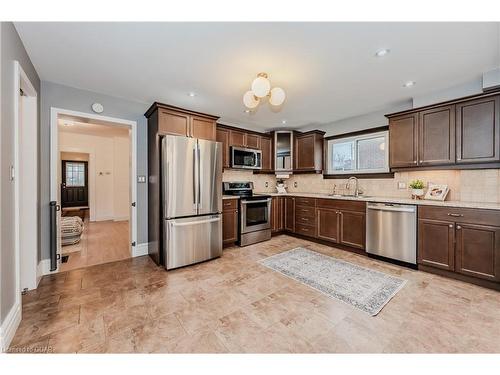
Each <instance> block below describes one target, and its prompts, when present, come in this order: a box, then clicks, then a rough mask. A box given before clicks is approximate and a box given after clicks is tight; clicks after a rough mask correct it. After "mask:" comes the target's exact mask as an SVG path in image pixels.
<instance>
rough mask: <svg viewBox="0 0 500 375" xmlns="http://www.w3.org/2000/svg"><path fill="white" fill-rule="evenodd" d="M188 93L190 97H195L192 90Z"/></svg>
mask: <svg viewBox="0 0 500 375" xmlns="http://www.w3.org/2000/svg"><path fill="white" fill-rule="evenodd" d="M188 95H189V96H190V97H191V98H193V97H195V96H196V94H195V93H194V92H190V93H188Z"/></svg>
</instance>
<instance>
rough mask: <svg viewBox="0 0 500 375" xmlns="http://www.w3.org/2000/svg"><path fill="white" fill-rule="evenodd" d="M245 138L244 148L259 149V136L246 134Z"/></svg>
mask: <svg viewBox="0 0 500 375" xmlns="http://www.w3.org/2000/svg"><path fill="white" fill-rule="evenodd" d="M245 137H246V139H245V147H250V148H260V135H257V134H251V133H247V134H246V135H245Z"/></svg>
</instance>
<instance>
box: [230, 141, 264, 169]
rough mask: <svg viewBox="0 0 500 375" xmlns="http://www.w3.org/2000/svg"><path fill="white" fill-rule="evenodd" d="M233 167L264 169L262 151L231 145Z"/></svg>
mask: <svg viewBox="0 0 500 375" xmlns="http://www.w3.org/2000/svg"><path fill="white" fill-rule="evenodd" d="M231 167H232V168H243V169H262V151H260V150H254V149H252V148H244V147H235V146H231Z"/></svg>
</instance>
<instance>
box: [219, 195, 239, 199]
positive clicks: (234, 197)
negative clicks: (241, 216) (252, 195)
mask: <svg viewBox="0 0 500 375" xmlns="http://www.w3.org/2000/svg"><path fill="white" fill-rule="evenodd" d="M239 198H240V197H238V196H237V195H223V196H222V199H239Z"/></svg>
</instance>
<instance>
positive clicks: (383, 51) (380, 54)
mask: <svg viewBox="0 0 500 375" xmlns="http://www.w3.org/2000/svg"><path fill="white" fill-rule="evenodd" d="M389 52H391V50H390V49H387V48H382V49H379V50H378V51H377V52H375V56H376V57H383V56H385V55H387V54H388V53H389Z"/></svg>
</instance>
